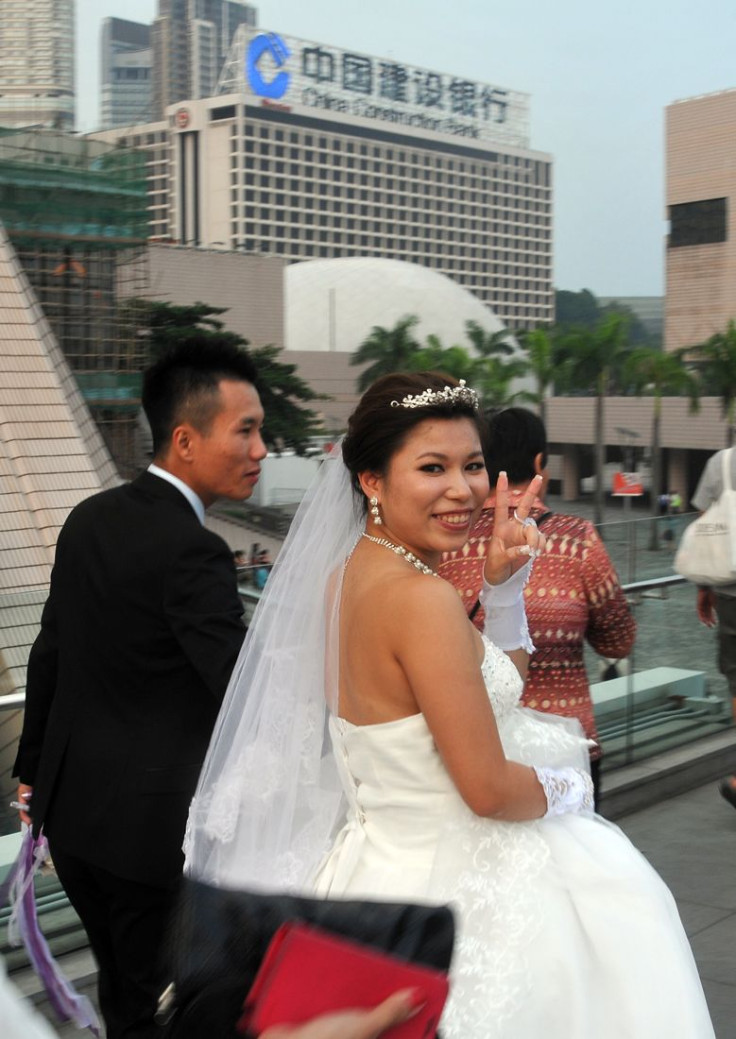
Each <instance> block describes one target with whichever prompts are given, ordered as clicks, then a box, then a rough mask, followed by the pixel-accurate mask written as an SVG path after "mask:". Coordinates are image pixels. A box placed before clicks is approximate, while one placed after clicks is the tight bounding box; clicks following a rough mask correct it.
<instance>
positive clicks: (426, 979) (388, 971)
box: [237, 922, 448, 1039]
mask: <svg viewBox="0 0 736 1039" xmlns="http://www.w3.org/2000/svg"><path fill="white" fill-rule="evenodd" d="M406 988H414V989H417V991H418V996H419V997H421V998H423V999H424V1000H425V1003H424V1006H422V1008H421V1010H419V1011H418V1013H417V1014H415V1016H414V1017H412V1018H411V1019H410V1020H408V1021H404V1022H402V1023H401V1024H399V1025H395V1026H394V1027H393V1028H391V1029H389V1031H387V1032H386V1033H385V1036H386V1039H434V1036H435V1035H436V1033H437V1028H438V1025H439V1020H440V1015H441V1013H442V1008H443V1006H444V1005H445V1000H446V999H447V993H448V981H447V975H446V974H444V973H442V971H438V970H435V969H433V968H431V967H424V966H421V965H419V964H415V963H407V962H406V961H405V960H400V959H398V958H397V957H395V956H391V955H389V954H388V953H385V952H381V951H379V950H377V949H374V948H372V947H371V946H368V945H361V944H358V943H357V942H352V941H349V940H348V939H347V938H342V937H339V936H337V935H334V934H330V933H329V932H327V931H322V930H320V929H319V928H317V927H311V926H308V925H306V924H302V923H296V922H295V923H288V924H284V925H283V926H282V927H280V928H279V929H278V931H277V932H276V933H275V934H274V936H273V938H272V940H271V944H270V945H269V947H268V950H267V952H266V955H265V956H264V958H263V963H262V964H261V967H260V969H259V971H258V974H257V975H256V979H255V981H254V982H253V987H252V988H251V990H250V992H249V993H248V995H247V996H246V998H245V1004H244V1009H243V1015H242V1017H241V1018H240V1020H239V1022H238V1026H237V1027H238V1031H240V1032H248V1033H249V1034H252V1035H260V1033H261V1032H263V1031H264V1030H265V1029H266V1028H270V1027H272V1026H273V1025H297V1024H305V1023H306V1022H307V1021H311V1020H312V1018H314V1017H319V1016H320V1015H322V1014H328V1013H331V1012H333V1011H339V1010H355V1009H372V1008H373V1007H375V1006H377V1005H378V1004H379V1003H382V1002H383V1000H384V999H387V998H388V996H390V995H392V994H393V993H394V992H397V991H398V990H399V989H406Z"/></svg>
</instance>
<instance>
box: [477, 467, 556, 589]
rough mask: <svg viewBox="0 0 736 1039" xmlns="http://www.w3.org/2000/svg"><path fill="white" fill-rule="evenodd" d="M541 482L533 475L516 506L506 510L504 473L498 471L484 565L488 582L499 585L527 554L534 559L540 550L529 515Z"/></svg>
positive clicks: (539, 539)
mask: <svg viewBox="0 0 736 1039" xmlns="http://www.w3.org/2000/svg"><path fill="white" fill-rule="evenodd" d="M541 485H542V477H541V476H535V477H534V479H533V480H532V481H531V483H530V484H529V486H528V487H527V489H526V490H525V491H524V493H523V494H522V496H521V498H520V499H519V502H518V504H517V506H516V508H515V509H511V510H510V508H509V480H508V476H507V475H506V473H505V472H501V473H499V474H498V480H497V482H496V508H495V513H494V517H495V518H494V522H493V534H492V536H491V540H490V541H489V542H488V555H487V556H486V564H485V568H484V574H485V578H486V581H488V583H489V584H502V583H503V582H504V581H507V580H508V579H509V577H511V575H512V574H514V573H516V571H517V570H519V569H521V567H522V566H524V564H525V563H526V562H528V560H529V558H530V557H531V558H532V559H533V558H535V557H536V556H538V555H539V553H540V552H541V551H542V550H543V549H544V546H545V537H544V534H542V533H541V531H539V530H538V529H537V524H536V523H535V522H534V520H533V519H531V518H530V517H529V513H530V511H531V508H532V505H533V504H534V499H535V498H536V496H537V492H538V491H539V488H540V487H541Z"/></svg>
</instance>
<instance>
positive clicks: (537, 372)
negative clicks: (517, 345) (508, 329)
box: [522, 325, 556, 428]
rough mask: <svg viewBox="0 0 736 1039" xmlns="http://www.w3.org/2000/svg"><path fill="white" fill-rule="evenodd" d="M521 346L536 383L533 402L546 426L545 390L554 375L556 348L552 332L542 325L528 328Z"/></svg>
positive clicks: (550, 383)
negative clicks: (537, 406)
mask: <svg viewBox="0 0 736 1039" xmlns="http://www.w3.org/2000/svg"><path fill="white" fill-rule="evenodd" d="M522 346H523V348H524V349H525V350H526V352H527V356H528V358H529V370H530V372H531V373H532V375H533V376H534V379H535V381H536V384H537V393H536V401H535V403H536V404H538V405H539V417H540V418H541V420H542V422H543V423H544V425H545V428H546V426H547V390H548V389H549V388H550V386H551V385H552V382H553V380H554V376H555V359H556V349H555V340H554V332H553V331H552V330H551V329H550V328H549V327H545V326H544V325H540V327H539V328H533V329H530V330H529V331H527V332H524V333H523V335H522Z"/></svg>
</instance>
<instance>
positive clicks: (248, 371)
mask: <svg viewBox="0 0 736 1039" xmlns="http://www.w3.org/2000/svg"><path fill="white" fill-rule="evenodd" d="M255 375H256V372H255V368H254V366H253V364H252V362H251V360H250V359H249V357H248V356H247V355H246V354H245V353H244V352H243V351H241V350H238V349H237V348H235V347H231V346H230V345H226V346H221V345H219V344H216V345H213V344H211V343H209V342H208V341H207V340H206V339H198V338H195V339H194V340H191V341H187V342H185V343H182V344H180V345H179V346H178V347H176V348H174V350H173V351H171V353H170V354H168V355H167V356H165V357H164V358H162V359H161V360H160V361H158V362H157V363H156V364H155V365H154V366H153V367H152V368H150V369H149V370H148V371H147V372H146V374H145V377H144V383H143V408H144V411H145V412H146V415H147V417H148V420H149V423H150V426H151V432H152V436H153V451H154V464H153V465H151V466H150V468H149V470H148V471H147V472H144V473H142V474H141V475H140V476H139V477H138V478H137V479H136V480H134V481H133V482H132V483H130V484H126V485H124V486H121V487H116V488H114V489H113V490H109V491H103V492H102V493H101V494H97V495H94V496H93V497H91V498H88V499H87V500H86V501H84V502H82V503H81V504H80V505H78V506H77V507H76V508H75V509H74V510H73V511H72V512H71V514H70V515H69V518H68V519H67V521H66V523H65V524H64V527H63V529H62V531H61V533H60V535H59V540H58V544H57V549H56V562H55V566H54V569H53V573H52V577H51V588H50V594H49V598H48V601H47V603H46V606H45V608H44V612H43V617H42V621H41V631H40V634H39V635H38V638H37V639H36V641H35V643H34V645H33V647H32V649H31V653H30V658H29V662H28V676H27V690H26V711H25V718H24V724H23V732H22V735H21V740H20V746H19V750H18V757H17V760H16V764H15V774H16V775H17V776H18V777H19V780H20V787H19V800H20V801H21V803H28V804H29V813H30V816H31V817H32V825H33V828H34V831H36V832H38V831H39V830H40V828H41V827H42V826H43V829H44V833H45V834H46V836H47V837H48V839H49V845H50V848H51V853H52V857H53V859H54V862H55V864H56V868H57V871H58V874H59V878H60V880H61V882H62V884H63V885H64V888H65V890H66V892H67V894H68V896H69V900H70V901H71V903H72V905H73V906H74V908H75V909H76V911H77V913H78V914H79V917H80V918H81V920H82V922H83V924H84V926H85V928H86V930H87V933H88V936H89V940H90V945H91V946H92V949H93V951H94V953H95V956H96V958H97V961H98V965H99V997H100V1006H101V1009H102V1013H103V1016H104V1018H105V1023H106V1026H107V1036H108V1039H122V1037H125V1039H132V1037H135V1039H142V1037H152V1036H155V1035H156V1034H157V1028H156V1026H155V1025H154V1023H153V1020H152V1017H153V1012H154V1010H155V1003H156V997H157V995H158V993H159V991H160V988H161V987H162V986H161V980H162V979H161V977H160V974H159V966H158V958H159V951H160V945H161V940H162V936H163V933H164V929H165V926H166V921H167V917H168V915H169V913H170V910H171V906H172V901H173V898H174V895H175V891H176V887H177V883H178V879H179V877H180V876H181V871H182V865H183V855H182V851H181V845H182V840H183V837H184V829H185V825H186V819H187V811H188V807H189V802H190V800H191V798H192V795H193V793H194V789H195V785H196V782H197V778H198V775H199V771H200V767H201V764H202V761H203V759H204V755H205V752H206V749H207V744H208V741H209V737H210V734H211V731H212V728H213V725H214V722H215V718H216V716H217V711H218V708H219V705H220V702H221V700H222V697H223V695H224V693H225V689H226V686H227V683H228V679H229V677H230V672H231V670H232V668H233V665H234V663H235V660H236V657H237V655H238V652H239V649H240V646H241V644H242V641H243V635H244V628H243V625H242V619H241V617H242V607H241V603H240V599H239V597H238V594H237V588H236V580H235V568H234V565H233V559H232V553H231V552H230V550H229V548H228V546H227V545H226V544H225V542H224V541H223V540H222V539H221V538H219V537H217V536H216V535H215V534H212V533H211V532H210V531H208V530H206V529H205V528H204V526H203V521H204V510H205V508H206V507H207V506H208V505H211V504H212V503H213V502H214V501H215V500H217V499H218V498H229V499H232V500H237V501H240V500H243V499H245V498H248V497H249V496H250V495H251V493H252V492H253V488H254V486H255V483H256V481H257V479H258V475H259V471H260V462H261V460H262V459H263V457H264V456H265V454H266V448H265V447H264V444H263V440H262V439H261V425H262V422H263V409H262V407H261V403H260V400H259V397H258V393H257V391H256V389H255V385H254V383H255ZM31 795H32V796H31ZM21 818H22V819H23V821H25V822H29V821H30V820H29V814H28V813H25V812H23V813H21Z"/></svg>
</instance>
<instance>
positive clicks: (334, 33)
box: [77, 0, 736, 296]
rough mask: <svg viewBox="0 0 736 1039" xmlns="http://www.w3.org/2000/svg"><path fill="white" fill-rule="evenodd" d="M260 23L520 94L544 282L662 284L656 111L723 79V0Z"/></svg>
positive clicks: (293, 5)
mask: <svg viewBox="0 0 736 1039" xmlns="http://www.w3.org/2000/svg"><path fill="white" fill-rule="evenodd" d="M256 6H257V8H258V12H259V24H260V25H261V26H262V27H263V28H266V29H272V30H275V31H277V32H283V33H285V34H287V35H293V36H297V37H301V38H303V39H308V40H315V41H317V42H320V43H332V44H334V45H335V46H339V47H340V46H341V47H349V48H353V49H355V50H361V51H364V52H365V53H368V54H374V55H377V56H382V57H383V56H386V57H393V58H394V59H396V60H397V61H404V62H406V63H407V64H413V65H423V66H425V67H426V68H429V69H435V70H436V71H438V72H450V73H455V74H457V75H462V76H467V78H468V79H475V80H478V81H485V82H490V83H493V84H496V85H498V86H502V87H507V88H510V89H515V90H522V91H526V92H527V93H529V94H531V146H532V148H534V149H536V150H539V151H545V152H549V153H551V155H552V156H553V159H554V164H555V174H554V176H555V192H554V214H555V279H554V280H555V285H556V286H557V287H558V288H564V289H574V290H577V289H581V288H589V289H591V290H592V291H593V292H595V293H596V294H597V295H602V296H608V295H656V294H659V293H661V292H663V236H664V234H665V231H666V225H665V221H664V144H663V142H664V107H665V106H666V105H668V104H670V103H671V102H672V101H675V100H678V99H679V98H683V97H691V96H693V95H695V94H705V93H709V92H711V91H715V90H725V89H729V88H731V87H736V66H735V64H734V50H735V49H736V0H704V2H701V3H699V4H698V3H694V2H693V0H638V2H637V3H633V2H631V0H617V2H616V3H601V2H596V0H556V2H554V3H550V0H503V2H502V0H420V2H417V0H371V2H370V3H366V2H361V3H358V2H357V0H348V2H345V0H308V2H305V0H262V2H261V3H257V4H256ZM155 9H156V2H155V0H77V23H78V29H77V65H78V98H77V118H78V125H79V127H80V129H83V130H89V129H93V128H94V127H95V126H96V125H97V121H98V117H99V62H98V39H99V28H100V22H101V19H102V18H103V17H105V16H107V15H116V16H118V17H121V18H129V19H131V20H133V21H151V20H152V18H153V16H154V14H155Z"/></svg>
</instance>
